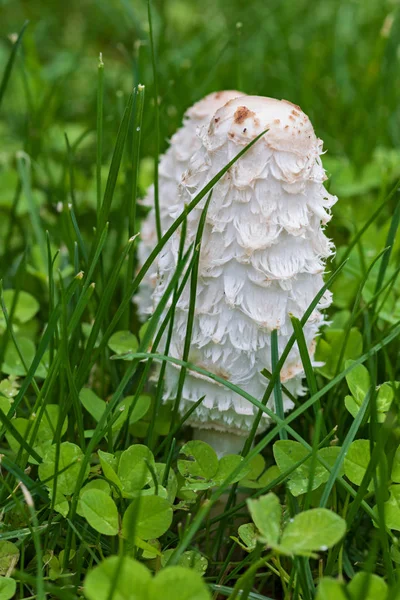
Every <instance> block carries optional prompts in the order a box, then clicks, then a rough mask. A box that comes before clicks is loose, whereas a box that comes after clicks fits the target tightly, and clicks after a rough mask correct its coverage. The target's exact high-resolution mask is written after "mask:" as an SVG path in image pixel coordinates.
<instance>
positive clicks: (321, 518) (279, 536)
mask: <svg viewBox="0 0 400 600" xmlns="http://www.w3.org/2000/svg"><path fill="white" fill-rule="evenodd" d="M247 504H248V507H249V511H250V514H251V516H252V518H253V521H254V524H255V525H256V527H257V529H258V531H259V535H258V537H257V539H258V541H259V542H260V543H262V544H266V545H267V546H268V547H269V548H272V549H273V550H276V551H277V552H279V553H282V554H289V555H301V556H312V555H313V554H314V553H315V552H317V551H320V552H324V551H326V550H328V548H331V547H332V546H334V545H335V544H336V543H337V542H339V540H340V539H341V538H342V537H343V536H344V534H345V532H346V522H345V520H344V519H342V518H341V517H340V516H339V515H337V514H335V513H334V512H332V511H330V510H327V509H325V508H314V509H311V510H306V511H304V512H301V513H299V514H298V515H296V516H295V517H293V519H290V520H289V522H288V523H286V524H285V526H284V527H282V507H281V505H280V502H279V498H278V497H277V496H276V495H275V494H272V493H271V494H267V495H266V496H262V497H261V498H259V499H258V500H248V502H247ZM246 533H248V531H247V532H246ZM239 535H240V534H239ZM242 539H243V538H242Z"/></svg>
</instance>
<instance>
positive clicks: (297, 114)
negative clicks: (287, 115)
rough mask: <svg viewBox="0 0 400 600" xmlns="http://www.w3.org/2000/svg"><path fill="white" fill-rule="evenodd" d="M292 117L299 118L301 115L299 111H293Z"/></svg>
mask: <svg viewBox="0 0 400 600" xmlns="http://www.w3.org/2000/svg"><path fill="white" fill-rule="evenodd" d="M292 115H294V116H295V117H299V116H300V113H299V112H298V111H297V110H292Z"/></svg>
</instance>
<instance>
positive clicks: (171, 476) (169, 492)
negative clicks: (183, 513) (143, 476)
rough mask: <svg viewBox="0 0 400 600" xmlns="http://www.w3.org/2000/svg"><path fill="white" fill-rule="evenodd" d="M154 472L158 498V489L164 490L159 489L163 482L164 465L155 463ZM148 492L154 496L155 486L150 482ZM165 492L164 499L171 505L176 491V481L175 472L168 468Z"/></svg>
mask: <svg viewBox="0 0 400 600" xmlns="http://www.w3.org/2000/svg"><path fill="white" fill-rule="evenodd" d="M155 470H156V475H157V481H158V483H159V486H158V496H160V495H161V494H160V489H165V488H161V486H162V483H163V480H164V473H165V464H163V463H156V465H155ZM150 490H151V491H152V494H153V495H155V485H154V483H153V482H152V481H151V482H150ZM165 491H166V494H165V497H166V498H167V500H168V501H169V502H170V504H172V503H173V502H174V500H175V498H176V493H177V491H178V480H177V478H176V475H175V472H174V470H173V469H172V468H170V470H169V471H168V481H167V487H166V489H165Z"/></svg>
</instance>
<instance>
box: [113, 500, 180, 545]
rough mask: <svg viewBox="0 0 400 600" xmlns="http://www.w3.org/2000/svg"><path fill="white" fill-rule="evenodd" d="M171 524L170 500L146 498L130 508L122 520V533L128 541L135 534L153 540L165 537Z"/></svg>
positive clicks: (135, 502) (134, 503) (136, 501)
mask: <svg viewBox="0 0 400 600" xmlns="http://www.w3.org/2000/svg"><path fill="white" fill-rule="evenodd" d="M171 523H172V508H171V505H170V503H169V502H168V500H166V499H165V498H160V497H159V496H146V497H145V498H138V499H136V500H134V501H133V502H132V503H131V504H130V505H129V506H128V508H127V509H126V511H125V514H124V518H123V520H122V531H123V534H124V537H126V538H127V539H129V537H130V536H131V535H132V533H134V535H135V536H137V537H139V538H141V539H143V540H151V539H154V538H158V537H160V536H161V535H163V533H165V532H166V531H167V530H168V528H169V526H170V525H171Z"/></svg>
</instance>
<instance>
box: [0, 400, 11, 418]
mask: <svg viewBox="0 0 400 600" xmlns="http://www.w3.org/2000/svg"><path fill="white" fill-rule="evenodd" d="M10 408H11V402H10V400H9V399H8V398H5V396H0V410H1V412H3V413H4V414H5V415H6V414H7V413H8V411H9V410H10Z"/></svg>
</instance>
